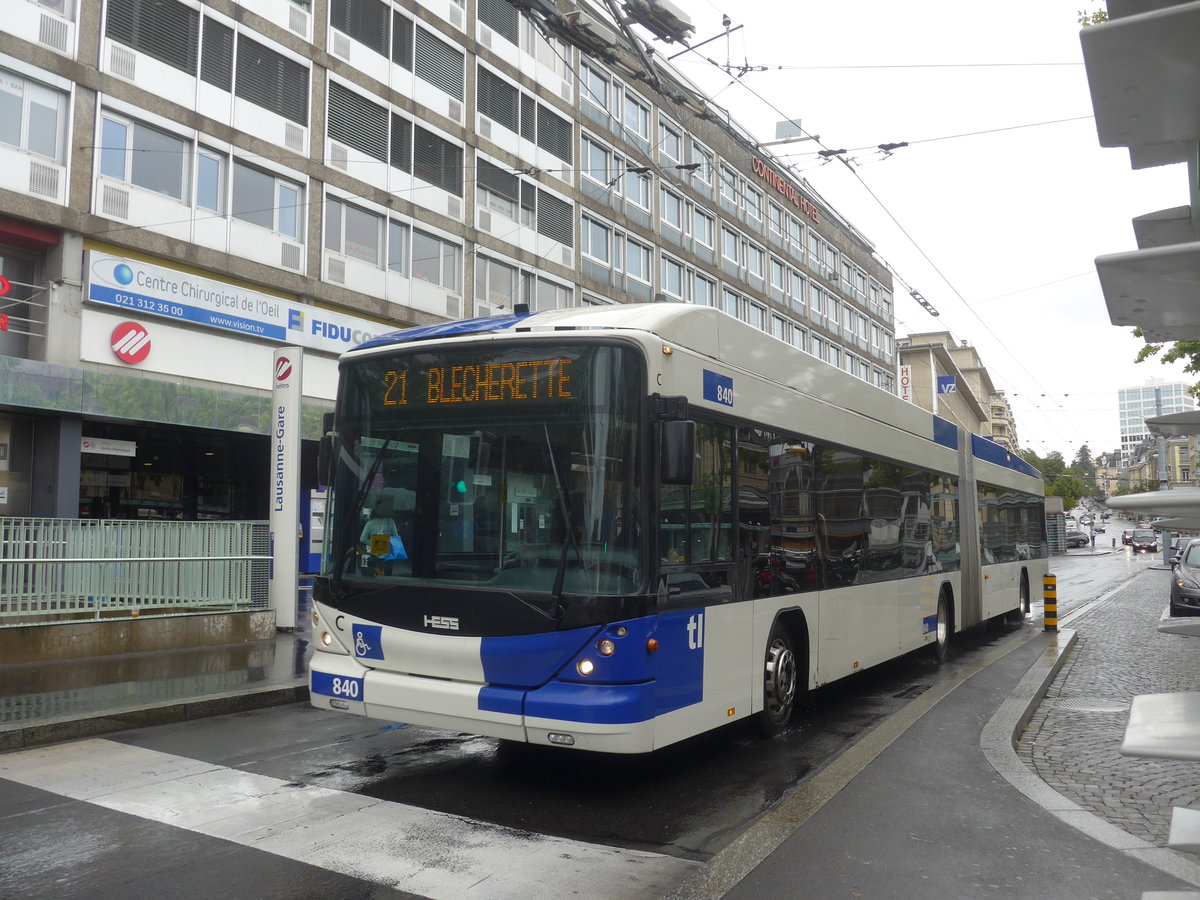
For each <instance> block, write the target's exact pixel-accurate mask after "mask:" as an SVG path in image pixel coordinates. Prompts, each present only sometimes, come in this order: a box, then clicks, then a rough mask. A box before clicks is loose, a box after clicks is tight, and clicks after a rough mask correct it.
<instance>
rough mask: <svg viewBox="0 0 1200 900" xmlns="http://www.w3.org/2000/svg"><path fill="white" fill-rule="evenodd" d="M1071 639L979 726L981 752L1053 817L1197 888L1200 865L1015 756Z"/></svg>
mask: <svg viewBox="0 0 1200 900" xmlns="http://www.w3.org/2000/svg"><path fill="white" fill-rule="evenodd" d="M1076 637H1077V633H1076V632H1075V631H1074V630H1072V629H1063V630H1061V631H1059V632H1058V634H1057V635H1055V636H1054V638H1053V639H1052V640H1051V641H1050V642H1049V643H1048V644H1047V646H1046V648H1045V649H1044V650H1043V651H1042V654H1041V656H1039V657H1038V659H1037V661H1036V662H1035V663H1034V664H1033V665H1032V666H1030V667H1029V670H1028V671H1027V672H1026V673H1025V675H1024V676H1023V677H1022V678H1021V680H1020V682H1019V683H1018V684H1017V686H1016V688H1014V689H1013V692H1012V693H1011V694H1010V695H1009V696H1008V697H1007V698H1006V699H1005V700H1004V702H1003V703H1001V704H1000V708H999V709H997V710H996V712H995V714H994V715H993V716H992V717H991V719H989V720H988V722H987V724H986V725H984V726H983V733H982V734H981V735H980V738H979V745H980V747H981V748H982V749H983V754H984V756H985V757H986V758H987V761H988V762H989V763H990V764H991V766H992V768H993V769H995V770H996V772H997V774H999V775H1000V776H1001V777H1002V778H1003V779H1004V780H1005V781H1007V782H1008V783H1009V784H1011V785H1012V786H1013V787H1014V788H1016V789H1017V790H1018V791H1020V792H1021V793H1022V794H1024V795H1025V796H1026V797H1028V798H1029V799H1030V800H1032V801H1033V802H1034V803H1036V804H1037V805H1038V806H1040V807H1042V809H1044V810H1046V812H1048V813H1050V814H1051V815H1052V816H1054V817H1055V818H1056V819H1058V820H1059V821H1061V822H1064V823H1066V824H1067V825H1070V826H1071V827H1072V828H1075V829H1077V830H1079V831H1082V832H1083V833H1084V834H1086V835H1087V836H1088V837H1090V838H1093V839H1095V840H1097V841H1099V842H1100V843H1102V844H1105V845H1106V846H1108V847H1111V848H1112V849H1114V850H1117V851H1120V852H1121V853H1124V854H1126V855H1127V856H1130V857H1132V858H1133V859H1136V860H1138V861H1139V862H1143V863H1145V864H1146V865H1148V866H1153V867H1154V868H1156V869H1158V870H1159V871H1160V872H1165V873H1166V874H1168V875H1171V876H1174V877H1175V878H1178V879H1179V880H1180V881H1186V882H1187V883H1188V884H1191V885H1193V886H1195V887H1200V864H1197V863H1194V862H1192V861H1191V860H1189V859H1187V858H1186V857H1184V856H1181V855H1180V854H1178V853H1176V852H1175V851H1174V850H1168V849H1166V848H1164V847H1158V846H1156V845H1154V844H1151V843H1150V842H1149V841H1145V840H1142V839H1141V838H1139V837H1135V836H1134V835H1131V834H1129V833H1128V832H1126V831H1123V830H1122V829H1120V828H1118V827H1117V826H1116V825H1113V824H1112V823H1111V822H1107V821H1105V820H1104V819H1102V818H1100V817H1099V816H1097V815H1095V814H1094V813H1092V812H1090V811H1088V810H1086V809H1084V808H1083V807H1081V806H1080V805H1079V804H1077V803H1075V802H1073V801H1071V800H1068V799H1067V798H1066V797H1064V796H1063V795H1062V794H1060V793H1059V792H1058V791H1056V790H1054V789H1053V788H1052V787H1050V785H1048V784H1046V782H1044V781H1043V780H1042V779H1041V778H1039V777H1038V776H1037V775H1036V774H1034V772H1033V771H1032V770H1031V769H1030V768H1029V767H1028V766H1027V765H1025V763H1024V762H1023V761H1022V760H1021V758H1020V757H1019V756H1018V755H1017V741H1019V740H1020V738H1021V735H1022V733H1024V731H1025V726H1026V725H1027V724H1028V723H1029V720H1030V719H1031V718H1032V717H1033V714H1034V712H1035V711H1036V710H1037V707H1038V704H1039V703H1040V702H1041V700H1042V698H1043V697H1044V696H1045V695H1046V691H1048V690H1049V689H1050V685H1051V684H1052V683H1053V681H1054V678H1055V676H1056V675H1057V674H1058V672H1059V670H1060V669H1061V668H1062V667H1063V663H1064V662H1065V661H1066V656H1067V653H1068V651H1069V650H1070V649H1071V648H1072V647H1073V646H1074V644H1075V641H1076ZM1181 896H1183V895H1181Z"/></svg>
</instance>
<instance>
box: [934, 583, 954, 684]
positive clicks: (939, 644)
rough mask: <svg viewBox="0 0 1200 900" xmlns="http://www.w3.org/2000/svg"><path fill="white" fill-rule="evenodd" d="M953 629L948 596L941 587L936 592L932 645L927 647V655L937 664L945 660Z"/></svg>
mask: <svg viewBox="0 0 1200 900" xmlns="http://www.w3.org/2000/svg"><path fill="white" fill-rule="evenodd" d="M953 630H954V619H953V617H952V613H951V611H950V597H949V595H948V594H947V593H946V591H945V590H944V589H943V590H942V592H941V593H940V594H938V607H937V624H936V625H935V626H934V638H933V645H932V646H931V647H930V648H929V655H930V656H931V657H932V658H933V661H934V662H935V663H937V664H938V665H941V664H942V663H944V662H945V661H946V654H948V653H949V652H950V635H951V633H952V632H953Z"/></svg>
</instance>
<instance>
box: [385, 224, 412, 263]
mask: <svg viewBox="0 0 1200 900" xmlns="http://www.w3.org/2000/svg"><path fill="white" fill-rule="evenodd" d="M411 231H412V229H410V228H409V227H408V225H406V224H405V223H404V222H397V221H395V220H394V219H389V220H388V226H387V252H388V255H387V267H388V271H389V272H395V273H396V274H397V275H407V274H408V271H409V269H408V244H409V238H410V234H411Z"/></svg>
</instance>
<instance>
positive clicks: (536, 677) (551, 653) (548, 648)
mask: <svg viewBox="0 0 1200 900" xmlns="http://www.w3.org/2000/svg"><path fill="white" fill-rule="evenodd" d="M597 631H598V629H597V628H596V627H595V626H592V627H590V628H572V629H571V630H570V631H550V632H546V633H544V634H521V635H515V636H512V637H485V638H481V639H480V642H479V656H480V661H481V662H482V663H483V679H484V681H486V682H487V683H488V684H496V685H504V686H508V687H525V688H531V687H537V686H538V685H540V684H545V683H546V682H547V681H549V680H550V679H551V678H553V677H554V676H555V675H557V674H558V673H559V671H560V670H561V669H562V668H563V666H565V665H567V663H569V662H570V661H571V660H572V659H574V658H575V656H576V654H578V653H579V652H580V650H581V649H582V648H583V647H584V646H586V645H587V644H588V642H589V641H590V640H591V639H592V637H593V636H595V634H596V632H597Z"/></svg>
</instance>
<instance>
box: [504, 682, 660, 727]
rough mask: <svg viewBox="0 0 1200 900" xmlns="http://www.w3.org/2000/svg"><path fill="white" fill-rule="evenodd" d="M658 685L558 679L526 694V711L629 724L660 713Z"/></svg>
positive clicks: (543, 716)
mask: <svg viewBox="0 0 1200 900" xmlns="http://www.w3.org/2000/svg"><path fill="white" fill-rule="evenodd" d="M654 696H655V686H654V684H653V683H648V684H580V683H578V682H566V681H554V682H551V683H550V684H548V685H546V686H545V687H544V688H540V689H538V690H536V691H530V692H529V693H527V694H526V695H525V715H527V716H532V717H535V718H539V719H558V720H559V721H562V722H590V723H592V724H597V725H628V724H630V723H631V722H646V721H648V720H650V719H653V718H654V716H655V715H656V714H657V710H656V709H655V704H654Z"/></svg>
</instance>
